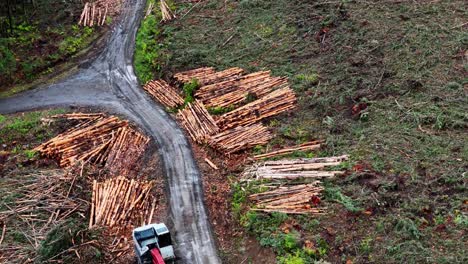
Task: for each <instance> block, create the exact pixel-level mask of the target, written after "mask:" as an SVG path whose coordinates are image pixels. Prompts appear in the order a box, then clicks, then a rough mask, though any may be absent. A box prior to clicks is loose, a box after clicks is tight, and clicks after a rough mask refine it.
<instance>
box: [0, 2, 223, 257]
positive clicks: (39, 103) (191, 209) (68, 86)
mask: <svg viewBox="0 0 468 264" xmlns="http://www.w3.org/2000/svg"><path fill="white" fill-rule="evenodd" d="M144 7H145V0H128V1H126V4H125V6H124V7H123V10H122V15H121V18H120V21H119V23H117V24H116V25H115V28H114V30H113V32H112V34H111V36H110V39H109V41H108V43H107V45H106V47H105V48H104V50H103V51H102V52H101V53H100V54H99V55H98V56H97V57H96V58H95V59H94V60H91V61H88V62H84V63H83V64H82V65H81V66H80V68H81V69H80V70H79V71H78V72H77V73H75V74H73V75H71V76H68V77H67V78H66V79H64V80H61V81H58V82H57V83H54V84H52V85H48V86H44V87H39V88H37V89H35V90H31V91H28V92H25V93H22V94H19V95H17V96H14V97H11V98H7V99H3V100H0V113H3V114H6V113H14V112H20V111H27V110H33V109H40V108H50V107H60V106H92V107H100V108H104V109H108V110H109V111H111V112H116V113H120V114H123V115H125V116H127V117H128V118H129V119H130V120H132V121H134V122H136V123H137V124H139V125H140V126H141V127H142V128H143V129H144V130H146V132H147V133H148V134H150V135H151V136H152V137H153V139H154V140H156V142H157V144H158V147H159V149H158V150H159V153H160V155H161V157H162V161H163V164H164V169H165V173H166V176H167V182H168V186H169V201H170V219H169V225H170V226H172V228H171V229H172V230H173V232H174V237H175V240H176V255H177V257H178V258H180V262H182V263H200V264H205V263H210V264H212V263H220V259H219V258H218V255H217V250H216V244H215V241H214V238H213V233H212V230H211V226H210V223H209V219H208V216H207V212H206V209H205V206H204V200H203V189H202V182H201V175H200V172H199V170H198V168H197V165H196V163H195V160H194V158H193V154H192V151H191V149H190V146H189V143H188V142H187V140H186V138H185V136H184V134H183V133H182V131H181V130H180V128H179V127H178V126H177V124H176V123H175V122H174V121H173V120H172V119H171V118H170V116H169V115H168V114H167V113H166V112H165V111H164V110H163V108H162V107H161V106H159V105H156V104H155V103H153V101H152V100H151V99H150V98H149V97H148V96H147V95H146V94H145V93H144V91H143V90H142V89H141V87H140V86H139V84H138V82H137V79H136V77H135V74H134V71H133V64H132V59H133V50H134V46H135V45H134V43H135V34H136V31H137V29H138V26H139V23H140V20H141V15H142V14H143V12H144Z"/></svg>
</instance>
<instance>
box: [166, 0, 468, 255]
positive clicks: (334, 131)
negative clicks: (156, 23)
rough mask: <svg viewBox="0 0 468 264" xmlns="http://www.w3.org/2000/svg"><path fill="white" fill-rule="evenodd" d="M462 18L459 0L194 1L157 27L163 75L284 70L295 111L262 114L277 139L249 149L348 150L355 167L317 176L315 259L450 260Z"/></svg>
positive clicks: (457, 233) (461, 127) (464, 155)
mask: <svg viewBox="0 0 468 264" xmlns="http://www.w3.org/2000/svg"><path fill="white" fill-rule="evenodd" d="M179 8H180V10H183V11H186V10H188V9H189V8H191V5H190V4H186V5H183V6H181V7H179ZM182 13H184V12H182ZM466 15H467V11H466V7H465V6H464V5H463V1H461V0H457V1H438V2H431V3H429V2H424V1H403V2H398V3H390V2H382V3H373V2H372V1H370V2H369V1H325V0H321V1H297V0H294V1H286V0H278V1H267V0H243V1H237V2H227V3H224V2H223V1H205V2H203V3H201V4H199V5H198V6H197V7H195V8H194V9H193V10H192V11H191V12H190V13H189V14H188V15H186V16H185V17H183V18H179V19H178V20H176V21H174V22H173V23H171V24H170V25H167V26H165V27H164V29H163V30H164V31H165V32H170V34H165V39H164V43H166V45H167V46H166V48H165V54H168V56H169V59H168V63H167V64H165V65H164V67H163V70H166V71H168V72H171V73H175V72H178V71H181V70H187V69H192V68H196V67H201V66H212V67H216V68H217V69H225V68H228V67H242V68H244V69H246V70H248V71H258V70H267V69H268V70H271V71H272V73H273V74H274V75H281V76H287V77H289V82H290V85H291V87H292V88H293V89H294V90H295V91H296V92H297V94H298V103H299V107H298V109H297V110H295V111H293V112H292V113H290V114H289V115H288V116H287V117H286V115H283V116H279V117H277V118H276V119H272V120H270V121H269V124H270V126H271V127H272V128H273V129H274V131H275V132H276V135H277V137H276V138H275V139H274V140H272V141H271V142H270V144H269V145H268V146H266V147H265V149H261V150H256V151H257V152H260V151H264V150H268V149H271V148H272V147H273V146H277V145H287V144H288V145H289V144H297V143H301V142H305V141H308V140H313V139H316V138H323V139H325V140H326V147H325V148H324V149H323V150H321V152H319V153H315V154H314V153H310V155H311V156H312V155H317V156H324V155H342V154H346V153H347V154H350V156H351V160H352V161H351V163H350V165H349V166H350V167H352V166H354V165H355V164H363V165H364V167H365V168H366V169H365V170H363V171H353V170H352V169H351V173H350V175H347V176H346V177H344V178H337V179H334V180H331V181H330V182H329V183H327V184H329V186H327V190H326V198H325V200H324V203H325V205H327V207H328V212H329V213H328V214H327V215H325V216H321V217H319V218H318V220H319V221H320V224H321V226H322V229H321V230H323V229H324V228H332V229H334V230H335V231H336V232H337V233H339V234H340V237H339V239H338V236H337V235H333V236H332V237H331V238H330V237H326V236H323V237H322V238H323V239H327V244H328V245H329V247H328V250H327V252H326V254H324V255H321V257H323V258H324V259H325V260H328V261H330V262H334V263H336V262H345V261H346V260H348V259H350V260H352V261H353V263H366V262H374V263H392V262H398V263H428V262H432V263H433V262H437V263H450V262H452V263H455V262H456V263H461V262H464V261H463V260H466V257H465V256H466V250H465V249H464V247H460V246H457V244H459V243H460V241H463V240H466V234H465V232H464V231H465V230H466V226H465V225H464V224H463V223H466V217H467V216H466V215H467V214H466V209H467V208H466V195H464V193H465V192H466V176H465V171H466V166H465V165H464V163H466V160H467V159H468V146H467V144H466V132H465V130H466V129H467V128H468V114H467V113H468V111H467V110H468V109H467V105H468V100H467V97H466V94H465V93H466V91H465V90H466V85H468V80H467V79H466V74H465V72H466V69H468V65H467V61H466V58H464V56H465V55H464V52H465V50H466V49H467V47H468V34H467V33H466V30H464V28H463V27H459V26H458V25H461V24H463V23H464V22H465V20H466V19H465V17H466ZM231 37H232V38H231ZM227 40H229V41H227ZM359 107H362V108H359ZM356 108H357V109H361V111H355V110H353V109H356ZM307 155H309V154H304V153H297V154H295V155H293V156H301V157H302V156H307ZM327 197H328V198H327ZM234 198H235V201H236V202H235V203H236V206H235V207H234V210H235V212H237V211H239V210H240V211H242V210H241V209H240V208H244V206H245V204H244V202H242V199H240V200H239V199H238V198H236V196H235V197H234ZM367 214H369V215H367ZM435 218H437V219H438V220H437V221H435V220H434V219H435ZM243 220H245V219H243V218H242V217H241V221H243ZM256 221H257V220H256ZM261 221H267V222H268V221H269V220H268V219H264V218H261V220H258V222H261ZM301 223H302V222H301ZM304 225H305V222H304V223H303V224H301V226H304ZM253 226H254V227H252V228H250V229H251V230H252V232H254V233H255V232H256V230H257V231H259V230H260V229H261V228H262V226H261V225H260V224H259V225H253ZM312 229H314V228H312ZM436 230H439V231H436ZM314 232H315V234H316V232H319V233H320V230H317V229H314V230H311V231H307V232H306V235H307V234H312V233H314ZM261 233H262V232H260V233H256V234H257V236H258V237H260V236H261ZM258 234H260V235H258ZM369 238H372V241H370V240H369ZM260 239H261V238H260ZM273 247H274V246H273ZM288 254H289V255H288V256H287V257H286V258H287V259H288V260H287V261H290V263H295V262H296V263H300V261H299V260H297V256H296V252H294V251H291V252H288ZM300 256H302V255H300ZM279 261H283V262H286V260H279Z"/></svg>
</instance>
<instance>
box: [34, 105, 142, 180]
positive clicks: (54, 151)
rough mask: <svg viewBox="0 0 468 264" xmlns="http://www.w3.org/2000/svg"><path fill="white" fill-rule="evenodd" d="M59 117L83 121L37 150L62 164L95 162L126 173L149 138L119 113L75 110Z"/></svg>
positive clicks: (66, 165)
mask: <svg viewBox="0 0 468 264" xmlns="http://www.w3.org/2000/svg"><path fill="white" fill-rule="evenodd" d="M56 118H66V119H72V120H80V122H79V123H78V125H76V126H75V127H72V128H71V129H69V130H67V131H65V132H63V133H61V134H59V135H58V136H56V137H54V138H52V139H50V140H49V141H47V142H45V143H43V144H41V145H40V146H38V147H36V148H35V149H34V150H35V151H38V152H40V153H41V154H42V155H44V156H47V157H50V158H54V159H56V160H57V161H58V162H59V165H60V166H61V167H69V166H71V165H73V164H75V163H77V162H91V163H94V164H98V165H103V166H105V167H107V168H109V169H110V170H112V171H113V172H115V173H122V174H123V175H126V174H128V173H129V172H130V171H131V170H132V168H133V167H134V165H135V162H136V161H137V160H138V159H139V158H140V157H141V156H142V155H143V153H144V150H145V149H146V145H147V144H148V142H149V139H148V138H147V137H145V136H144V135H142V134H141V133H139V132H137V131H135V130H134V129H132V128H130V127H129V124H128V122H127V121H122V120H119V118H117V117H115V116H108V117H106V116H105V115H104V114H83V113H73V114H66V115H60V116H56Z"/></svg>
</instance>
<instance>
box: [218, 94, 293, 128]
mask: <svg viewBox="0 0 468 264" xmlns="http://www.w3.org/2000/svg"><path fill="white" fill-rule="evenodd" d="M295 104H296V95H295V94H294V92H293V90H291V89H290V88H289V87H286V88H281V89H278V90H275V91H273V92H272V93H270V94H268V95H266V96H264V97H262V98H260V99H258V100H255V101H253V102H251V103H248V104H246V105H244V106H241V107H239V108H237V109H235V110H234V111H231V112H228V113H226V114H224V115H222V116H221V118H220V120H218V122H217V125H218V126H219V127H220V128H221V129H223V130H224V129H229V128H232V127H236V126H245V125H250V124H254V123H257V122H259V121H260V120H262V119H265V118H267V117H271V116H274V115H278V114H280V113H282V112H285V111H289V110H292V109H294V107H295Z"/></svg>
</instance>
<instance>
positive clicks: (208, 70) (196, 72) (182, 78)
mask: <svg viewBox="0 0 468 264" xmlns="http://www.w3.org/2000/svg"><path fill="white" fill-rule="evenodd" d="M214 72H215V69H214V68H213V67H202V68H198V69H193V70H189V71H184V72H179V73H176V74H175V75H174V78H175V79H176V80H178V81H179V82H182V83H188V82H190V81H192V80H193V79H196V80H198V79H199V78H202V77H203V76H205V75H210V74H213V73H214Z"/></svg>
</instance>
